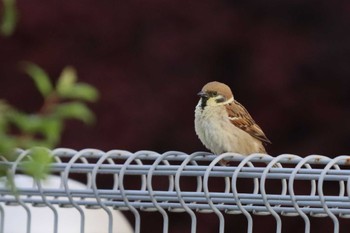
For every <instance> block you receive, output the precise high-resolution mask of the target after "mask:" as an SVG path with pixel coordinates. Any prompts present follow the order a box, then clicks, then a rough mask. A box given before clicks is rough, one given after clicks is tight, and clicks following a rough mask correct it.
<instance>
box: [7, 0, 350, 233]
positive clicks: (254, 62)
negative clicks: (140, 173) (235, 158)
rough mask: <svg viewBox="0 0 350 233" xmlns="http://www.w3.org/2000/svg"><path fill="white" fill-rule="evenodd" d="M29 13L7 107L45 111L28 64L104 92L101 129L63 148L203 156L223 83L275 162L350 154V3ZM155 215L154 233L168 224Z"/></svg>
mask: <svg viewBox="0 0 350 233" xmlns="http://www.w3.org/2000/svg"><path fill="white" fill-rule="evenodd" d="M18 7H19V12H20V21H19V24H18V28H17V30H16V32H15V33H14V35H13V36H12V37H10V38H4V37H0V58H1V63H0V90H1V92H0V93H1V94H0V97H1V98H5V99H7V100H8V101H9V102H10V103H11V104H13V105H15V106H17V107H19V108H21V109H24V110H26V111H28V112H30V111H35V110H36V109H38V108H39V106H40V104H41V100H42V99H41V97H40V95H39V94H38V93H37V91H36V90H35V88H34V85H33V83H32V81H31V80H30V79H29V78H28V77H26V76H25V75H24V74H23V73H21V72H20V71H19V69H18V62H19V61H23V60H28V61H32V62H35V63H37V64H39V65H40V66H42V67H43V68H44V69H46V70H47V71H48V73H49V74H50V75H51V76H52V77H54V78H57V76H58V75H59V73H60V71H61V70H62V68H63V67H64V66H66V65H73V66H74V67H76V68H77V70H78V74H79V78H80V80H81V81H84V82H88V83H91V84H93V85H95V86H96V87H97V88H98V89H99V90H100V92H101V98H100V100H99V102H98V103H97V104H93V105H91V107H92V108H93V110H94V111H95V112H96V115H97V119H98V121H97V123H96V125H95V126H93V127H86V126H84V125H83V124H82V123H77V122H69V123H68V127H67V128H66V130H65V133H64V135H63V140H62V142H61V144H60V146H63V147H71V148H76V149H81V148H87V147H93V148H99V149H102V150H110V149H126V150H130V151H137V150H140V149H147V150H155V151H158V152H164V151H168V150H181V151H185V152H188V153H191V152H194V151H198V150H204V148H203V146H202V145H201V143H200V142H199V141H198V139H197V137H196V135H195V133H194V129H193V115H194V107H195V105H196V103H197V101H198V97H197V96H196V93H197V92H198V91H199V90H200V89H201V87H202V85H204V84H205V83H206V82H208V81H211V80H218V81H222V82H225V83H227V84H228V85H230V86H231V87H232V89H233V91H234V93H235V97H236V99H237V100H239V101H240V102H241V103H242V104H244V105H245V106H246V107H247V108H248V110H249V112H250V113H251V114H252V115H253V116H254V118H255V120H256V121H257V122H258V123H259V124H260V126H261V127H262V128H263V129H264V131H265V133H266V135H267V136H268V137H269V138H270V139H271V141H272V142H273V144H272V145H271V146H269V147H268V151H269V153H270V154H272V155H278V154H281V153H295V154H299V155H302V156H304V155H309V154H315V153H317V154H323V155H327V156H331V157H333V156H336V155H340V154H349V152H350V143H349V140H350V137H349V136H350V134H349V131H350V123H349V122H350V108H349V101H350V2H349V1H336V3H335V1H315V0H311V1H297V0H284V1H278V0H269V1H227V0H226V1H225V0H217V1H212V0H201V1H196V0H192V1H182V0H181V1H180V0H177V1H159V0H147V1H136V0H128V1H119V0H109V1H107V0H99V1H97V0H95V1H92V0H74V1H60V0H55V1H54V0H50V1H39V0H31V1H26V0H18ZM151 216H152V217H148V218H146V219H147V220H146V221H145V222H146V223H149V224H144V225H143V226H142V227H143V231H144V232H152V230H151V229H152V228H150V226H151V227H152V226H154V225H155V224H156V223H157V221H160V217H159V216H158V215H157V217H155V215H151ZM175 216H176V215H175ZM209 216H210V217H209ZM131 219H132V218H131ZM184 219H186V220H187V221H185V223H183V222H180V221H182V220H184ZM200 219H201V220H202V222H200V223H201V224H200V231H199V232H215V231H216V230H217V217H216V216H214V215H204V216H201V218H200ZM237 219H238V220H237ZM266 219H267V218H266ZM268 219H269V220H268V221H265V220H261V219H260V220H257V226H255V227H256V228H258V229H259V230H258V231H256V232H261V233H263V232H272V230H274V222H273V220H272V219H271V217H270V218H268ZM227 220H228V222H231V223H228V224H227V228H228V229H229V230H230V231H233V230H234V229H235V230H236V231H237V232H245V220H244V218H243V217H228V218H227ZM175 221H178V223H177V224H173V225H172V232H189V222H188V221H189V219H188V216H184V217H183V218H175ZM286 221H288V222H289V223H290V224H293V225H284V226H287V227H284V229H283V232H295V231H296V229H297V228H303V222H302V221H301V220H298V219H297V218H287V220H286ZM313 221H318V220H313ZM211 222H212V224H210V223H211ZM240 222H244V223H243V224H242V223H240ZM173 223H174V222H173ZM264 223H266V227H261V226H262V224H264ZM318 223H319V225H318V227H319V231H314V232H321V231H322V230H321V229H323V228H324V229H325V230H326V231H328V232H329V231H331V222H330V221H329V220H326V219H323V220H322V221H318ZM259 224H260V225H259ZM181 226H182V227H181ZM292 226H293V227H292ZM160 229H161V228H160V227H159V230H160ZM184 229H186V230H184ZM313 229H317V228H316V227H315V228H313Z"/></svg>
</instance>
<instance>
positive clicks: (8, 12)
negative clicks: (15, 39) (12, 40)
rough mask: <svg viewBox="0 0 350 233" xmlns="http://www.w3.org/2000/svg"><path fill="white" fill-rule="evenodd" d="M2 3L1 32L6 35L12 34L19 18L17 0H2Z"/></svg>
mask: <svg viewBox="0 0 350 233" xmlns="http://www.w3.org/2000/svg"><path fill="white" fill-rule="evenodd" d="M2 5H3V11H2V12H1V15H2V19H1V21H0V33H1V34H2V35H4V36H10V35H12V33H13V32H14V30H15V28H16V24H17V20H18V12H17V8H16V0H2Z"/></svg>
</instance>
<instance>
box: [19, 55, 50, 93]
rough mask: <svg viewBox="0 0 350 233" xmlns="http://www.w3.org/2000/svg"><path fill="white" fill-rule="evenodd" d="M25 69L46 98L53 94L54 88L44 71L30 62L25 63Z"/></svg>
mask: <svg viewBox="0 0 350 233" xmlns="http://www.w3.org/2000/svg"><path fill="white" fill-rule="evenodd" d="M23 69H24V70H25V71H26V72H27V74H28V75H29V76H30V77H31V78H32V79H33V80H34V82H35V85H36V87H37V88H38V90H39V92H40V93H41V94H42V95H43V96H44V97H47V96H48V95H49V94H50V93H51V92H52V89H53V87H52V84H51V81H50V78H49V75H48V74H47V73H46V72H45V71H44V70H43V69H41V68H40V67H39V66H37V65H35V64H33V63H29V62H25V63H23Z"/></svg>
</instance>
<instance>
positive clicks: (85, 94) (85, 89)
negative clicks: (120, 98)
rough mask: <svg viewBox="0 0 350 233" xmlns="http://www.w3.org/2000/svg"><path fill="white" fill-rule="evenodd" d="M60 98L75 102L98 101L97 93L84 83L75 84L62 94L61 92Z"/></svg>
mask: <svg viewBox="0 0 350 233" xmlns="http://www.w3.org/2000/svg"><path fill="white" fill-rule="evenodd" d="M59 95H60V97H63V98H67V99H75V100H84V101H90V102H94V101H96V100H97V99H98V91H97V90H96V88H94V87H93V86H91V85H89V84H86V83H76V84H75V85H74V86H72V87H71V88H69V89H66V90H65V91H64V92H61V93H60V94H59Z"/></svg>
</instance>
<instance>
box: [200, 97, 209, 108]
mask: <svg viewBox="0 0 350 233" xmlns="http://www.w3.org/2000/svg"><path fill="white" fill-rule="evenodd" d="M207 101H208V98H205V97H202V101H201V108H202V109H204V108H205V107H206V106H207Z"/></svg>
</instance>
